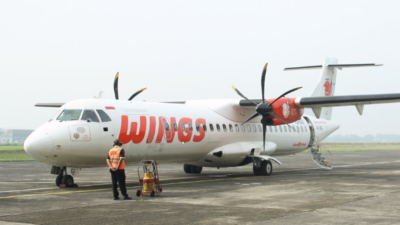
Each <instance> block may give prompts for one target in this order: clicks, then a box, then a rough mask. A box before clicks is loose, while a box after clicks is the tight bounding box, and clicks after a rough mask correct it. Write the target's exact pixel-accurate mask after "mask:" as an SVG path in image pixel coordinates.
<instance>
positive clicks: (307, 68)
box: [284, 63, 383, 71]
mask: <svg viewBox="0 0 400 225" xmlns="http://www.w3.org/2000/svg"><path fill="white" fill-rule="evenodd" d="M382 65H383V64H375V63H362V64H328V67H329V68H338V69H343V68H356V67H369V66H382ZM310 69H322V65H316V66H300V67H288V68H285V69H284V70H285V71H289V70H310Z"/></svg>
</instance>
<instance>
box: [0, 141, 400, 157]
mask: <svg viewBox="0 0 400 225" xmlns="http://www.w3.org/2000/svg"><path fill="white" fill-rule="evenodd" d="M320 150H321V151H322V152H324V151H326V150H328V151H330V152H350V151H371V150H375V151H379V150H400V142H323V144H322V147H321V149H320ZM306 151H307V150H306ZM33 160H34V159H32V158H31V157H30V156H29V155H27V154H26V153H25V151H24V146H23V144H10V145H1V144H0V162H13V161H33Z"/></svg>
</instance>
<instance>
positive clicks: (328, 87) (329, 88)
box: [324, 81, 332, 96]
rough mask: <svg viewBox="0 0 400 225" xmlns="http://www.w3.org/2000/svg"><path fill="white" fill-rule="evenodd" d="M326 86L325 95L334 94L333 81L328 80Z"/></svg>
mask: <svg viewBox="0 0 400 225" xmlns="http://www.w3.org/2000/svg"><path fill="white" fill-rule="evenodd" d="M324 87H325V96H330V95H331V94H332V83H330V82H329V81H326V82H325V84H324Z"/></svg>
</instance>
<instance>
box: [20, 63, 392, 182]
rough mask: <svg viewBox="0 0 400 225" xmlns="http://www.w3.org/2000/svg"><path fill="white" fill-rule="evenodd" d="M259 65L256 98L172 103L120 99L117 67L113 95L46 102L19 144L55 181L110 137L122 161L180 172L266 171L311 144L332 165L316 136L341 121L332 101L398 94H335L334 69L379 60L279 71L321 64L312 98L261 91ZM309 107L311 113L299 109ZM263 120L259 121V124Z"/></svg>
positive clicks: (91, 157)
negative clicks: (178, 167) (39, 120)
mask: <svg viewBox="0 0 400 225" xmlns="http://www.w3.org/2000/svg"><path fill="white" fill-rule="evenodd" d="M267 65H268V64H266V65H265V67H264V69H263V71H262V76H261V99H249V98H247V97H246V96H245V95H243V94H242V93H241V92H240V91H239V90H238V89H237V88H236V87H233V88H234V90H235V91H236V93H237V94H238V95H239V96H241V97H242V98H243V99H213V100H187V101H178V102H138V101H132V99H133V98H134V97H135V96H136V95H137V94H139V93H141V92H142V91H144V90H145V89H141V90H139V91H138V92H136V93H135V94H133V95H132V96H131V97H130V98H129V99H128V100H119V96H118V77H119V74H118V73H117V75H116V77H115V80H114V92H115V98H116V100H106V99H102V98H95V99H80V100H74V101H70V102H68V103H65V104H64V103H56V104H51V103H50V104H46V103H39V104H36V106H41V107H60V108H59V110H58V111H57V113H56V114H55V116H54V117H53V118H51V119H50V120H49V121H48V122H46V123H45V124H43V125H42V126H41V127H39V128H38V129H36V130H35V131H34V132H33V133H32V134H31V135H30V136H29V137H28V138H27V140H26V141H25V145H24V148H25V151H26V152H27V153H28V154H29V155H30V156H32V157H33V158H34V159H36V160H38V161H41V162H43V163H47V164H49V165H51V166H52V168H51V174H56V175H58V176H57V178H56V185H57V186H59V185H60V184H65V185H66V186H68V187H71V186H74V179H73V176H71V174H72V175H74V174H75V173H76V171H77V169H80V168H87V167H105V166H106V163H105V159H106V156H107V153H108V150H109V149H110V148H111V147H112V146H111V143H113V140H114V139H117V138H118V139H119V140H120V141H121V142H122V143H123V144H124V149H125V161H126V164H127V165H136V164H137V163H139V161H140V160H142V159H143V158H146V159H154V160H157V162H158V163H183V164H184V166H183V169H184V171H185V172H186V173H200V172H201V171H202V168H203V167H217V168H219V167H236V166H242V165H246V164H250V163H252V164H253V173H254V175H271V173H272V163H271V161H273V162H275V163H277V164H281V163H280V162H279V160H278V159H277V158H276V157H277V156H284V155H289V154H294V153H298V152H302V151H304V150H306V149H309V150H310V152H311V153H312V156H313V157H312V158H313V159H314V161H315V162H316V163H317V164H318V165H320V166H321V167H323V168H325V169H330V168H331V167H330V165H328V164H327V161H325V160H324V158H322V157H321V154H320V153H319V146H320V145H321V143H320V142H321V140H323V139H324V138H326V137H327V136H328V135H330V134H331V133H332V132H334V131H335V130H337V129H338V128H339V124H338V123H336V122H334V121H332V120H331V116H332V107H336V106H349V105H354V106H355V107H356V109H357V110H358V112H359V114H360V115H361V114H362V112H363V107H364V105H366V104H378V103H391V102H399V101H400V93H394V94H375V95H347V96H334V92H335V86H336V73H337V69H343V68H351V67H367V66H380V65H378V64H338V63H337V60H336V59H333V58H327V59H326V61H325V63H324V64H323V65H317V66H305V67H292V68H286V69H285V70H289V71H290V70H301V69H322V73H321V77H320V80H319V82H318V84H317V86H316V88H315V90H314V92H313V93H312V95H311V97H286V95H287V94H289V93H291V92H293V91H295V90H298V89H299V88H294V89H291V90H290V91H287V92H285V93H284V94H282V95H281V96H279V97H277V98H265V97H264V84H265V75H266V71H267ZM305 108H310V109H312V111H313V113H314V115H306V114H304V109H305ZM260 119H261V123H260Z"/></svg>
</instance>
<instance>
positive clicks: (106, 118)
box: [96, 109, 111, 123]
mask: <svg viewBox="0 0 400 225" xmlns="http://www.w3.org/2000/svg"><path fill="white" fill-rule="evenodd" d="M96 111H97V113H98V114H99V116H100V119H101V121H102V122H103V123H104V122H110V121H111V118H110V117H109V116H108V115H107V113H105V112H104V111H103V110H101V109H96Z"/></svg>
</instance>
